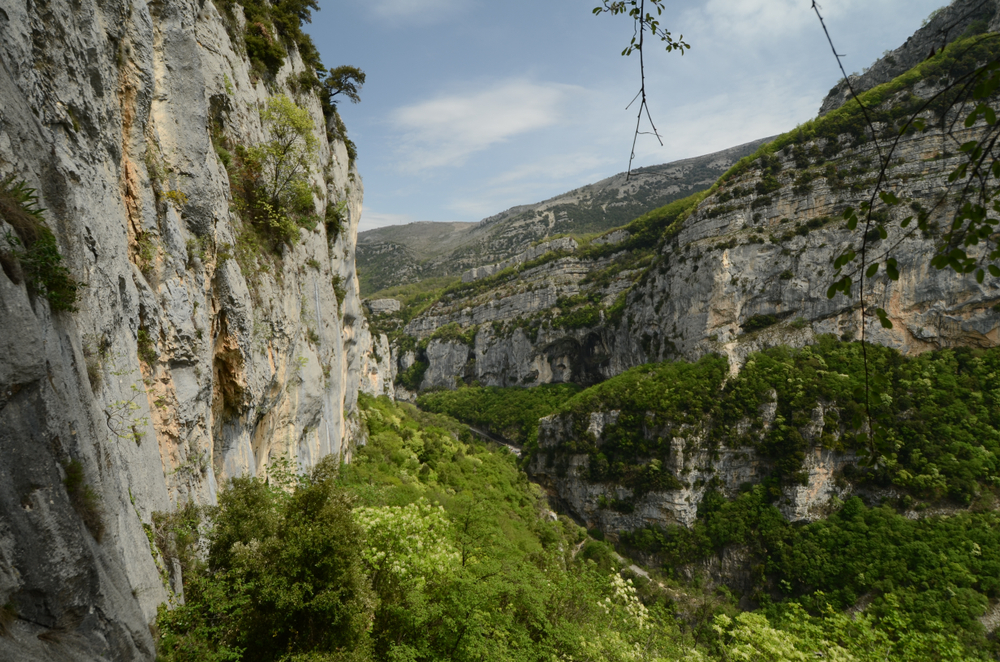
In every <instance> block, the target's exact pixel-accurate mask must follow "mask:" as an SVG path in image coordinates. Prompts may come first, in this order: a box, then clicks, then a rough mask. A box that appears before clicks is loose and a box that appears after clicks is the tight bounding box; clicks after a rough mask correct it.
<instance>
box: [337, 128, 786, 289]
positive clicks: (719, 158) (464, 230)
mask: <svg viewBox="0 0 1000 662" xmlns="http://www.w3.org/2000/svg"><path fill="white" fill-rule="evenodd" d="M767 140H769V138H764V139H761V140H755V141H753V142H749V143H746V144H744V145H738V146H736V147H731V148H729V149H725V150H722V151H719V152H714V153H712V154H706V155H704V156H698V157H695V158H691V159H683V160H681V161H673V162H671V163H665V164H662V165H657V166H649V167H647V168H639V169H637V170H635V171H633V172H632V176H631V177H630V178H629V179H628V181H625V179H626V177H625V175H626V173H619V174H617V175H614V176H613V177H608V178H607V179H603V180H601V181H599V182H596V183H594V184H588V185H587V186H582V187H580V188H578V189H574V190H572V191H569V192H567V193H564V194H562V195H559V196H556V197H554V198H551V199H549V200H545V201H543V202H539V203H536V204H531V205H519V206H517V207H511V208H510V209H508V210H506V211H504V212H501V213H499V214H496V215H495V216H491V217H489V218H486V219H483V220H482V221H480V222H479V223H433V222H421V223H410V224H409V225H403V226H390V227H385V228H378V229H375V230H368V231H365V232H361V233H359V234H358V254H357V264H358V277H359V278H360V279H361V292H362V295H369V294H372V293H373V292H377V291H379V290H383V289H386V288H389V287H393V286H396V285H402V284H405V283H415V282H418V281H419V280H422V279H424V278H431V277H436V276H457V275H459V274H461V273H462V272H463V271H465V270H466V269H470V268H472V267H478V266H482V265H486V264H492V263H495V262H501V261H503V260H506V259H508V258H511V257H513V256H515V255H517V254H518V253H520V252H522V251H524V250H525V249H527V248H528V247H530V246H531V245H532V244H533V243H535V242H537V241H540V240H542V239H545V238H547V237H552V236H555V235H563V234H572V235H585V234H592V233H600V232H604V231H606V230H609V229H611V228H615V227H618V226H621V225H625V224H626V223H628V222H629V221H631V220H632V219H634V218H636V217H638V216H641V215H642V214H644V213H646V212H648V211H650V210H651V209H656V208H657V207H662V206H663V205H665V204H668V203H670V202H672V201H674V200H677V199H679V198H684V197H686V196H688V195H690V194H692V193H696V192H698V191H703V190H705V189H707V188H708V187H710V186H711V185H712V184H713V183H715V180H716V179H718V177H719V175H721V174H722V173H723V172H725V171H726V170H727V169H729V167H730V166H732V165H733V164H734V163H736V162H737V161H739V160H740V159H741V158H743V157H744V156H747V155H748V154H752V153H753V152H754V150H756V149H757V148H758V147H759V146H760V145H761V144H762V143H764V142H766V141H767Z"/></svg>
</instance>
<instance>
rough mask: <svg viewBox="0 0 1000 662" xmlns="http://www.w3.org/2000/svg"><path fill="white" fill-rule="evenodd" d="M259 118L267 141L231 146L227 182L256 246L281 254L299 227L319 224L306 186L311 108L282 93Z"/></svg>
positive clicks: (312, 155)
mask: <svg viewBox="0 0 1000 662" xmlns="http://www.w3.org/2000/svg"><path fill="white" fill-rule="evenodd" d="M261 122H262V124H263V125H264V128H265V130H266V131H267V136H268V140H266V141H264V142H263V143H261V144H259V145H253V146H251V147H243V146H241V145H237V146H236V147H235V148H234V152H235V155H234V156H233V157H231V161H230V168H229V174H230V185H231V187H232V190H233V204H234V206H235V207H236V210H237V211H238V212H239V214H240V216H241V218H242V219H243V221H244V223H245V224H246V225H247V226H248V227H247V228H246V229H248V230H251V231H252V232H253V236H251V237H248V238H247V239H248V240H249V241H250V243H252V244H254V246H253V247H254V248H257V247H261V248H265V249H267V250H269V251H271V252H275V253H280V251H281V247H282V245H286V244H287V245H290V246H291V245H294V244H295V243H296V242H297V241H298V239H299V231H300V228H306V229H313V228H315V227H316V225H317V224H318V223H319V218H318V216H317V215H316V209H315V202H314V199H313V191H312V188H311V187H310V185H309V174H310V172H311V171H312V169H313V167H315V165H316V164H315V160H316V154H317V148H318V142H317V140H316V136H315V133H314V127H313V122H312V117H311V116H310V115H309V112H308V111H307V110H306V109H304V108H302V107H300V106H298V105H297V104H296V103H295V102H294V101H292V100H291V99H289V98H288V97H287V96H285V95H278V96H275V97H271V98H270V99H269V100H268V102H267V105H266V106H265V107H264V109H263V110H262V111H261ZM338 227H339V226H338Z"/></svg>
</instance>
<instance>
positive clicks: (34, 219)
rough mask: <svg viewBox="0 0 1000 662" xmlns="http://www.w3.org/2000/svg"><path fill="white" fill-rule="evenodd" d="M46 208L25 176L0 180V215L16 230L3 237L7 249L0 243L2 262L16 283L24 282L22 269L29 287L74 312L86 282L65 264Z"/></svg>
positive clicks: (58, 307)
mask: <svg viewBox="0 0 1000 662" xmlns="http://www.w3.org/2000/svg"><path fill="white" fill-rule="evenodd" d="M44 211H45V210H44V209H42V208H40V207H39V206H38V194H37V193H36V191H35V189H33V188H28V185H27V184H26V183H25V182H24V180H20V181H17V180H16V179H15V177H14V176H13V175H11V176H9V177H7V178H5V179H3V180H0V218H2V219H3V220H4V221H5V222H6V223H7V224H8V225H10V226H11V227H12V228H13V229H14V233H15V234H11V233H10V232H8V233H7V235H6V237H5V238H4V239H5V243H6V244H7V250H4V248H3V247H2V246H0V265H2V266H3V269H4V272H5V273H6V274H7V276H8V277H9V278H10V279H11V280H12V281H13V282H15V283H20V282H21V274H20V271H21V270H23V272H24V276H26V277H27V281H28V284H29V287H30V289H31V290H32V291H33V292H34V293H36V294H38V295H39V296H43V297H45V298H46V299H47V300H48V302H49V305H50V306H51V308H52V310H55V311H68V312H73V311H75V310H76V302H77V298H78V290H79V289H80V288H81V287H83V284H82V283H80V282H78V281H77V280H75V279H74V278H73V277H72V276H71V275H70V272H69V269H67V268H66V265H64V264H63V262H62V255H61V254H60V253H59V245H58V243H57V242H56V237H55V235H54V234H52V231H51V230H49V229H48V228H47V227H45V224H44V217H43V215H42V214H43V212H44ZM18 265H20V269H18Z"/></svg>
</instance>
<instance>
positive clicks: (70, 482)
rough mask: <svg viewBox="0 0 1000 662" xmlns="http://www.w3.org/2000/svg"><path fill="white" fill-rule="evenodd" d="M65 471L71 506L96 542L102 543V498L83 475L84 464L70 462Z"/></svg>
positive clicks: (76, 461)
mask: <svg viewBox="0 0 1000 662" xmlns="http://www.w3.org/2000/svg"><path fill="white" fill-rule="evenodd" d="M63 469H64V470H65V471H66V477H65V478H64V479H63V485H64V486H65V487H66V495H67V496H69V503H70V505H71V506H73V510H75V511H76V514H77V515H79V516H80V519H81V520H83V524H84V526H86V527H87V530H88V531H90V535H92V536H94V540H96V541H97V542H101V538H102V537H103V536H104V509H103V508H102V507H101V498H100V497H99V496H98V495H97V492H95V491H94V489H93V488H92V487H91V486H90V485H88V484H87V479H86V477H85V476H84V475H83V464H81V463H80V461H79V460H70V461H69V462H67V463H66V465H65V466H64V467H63Z"/></svg>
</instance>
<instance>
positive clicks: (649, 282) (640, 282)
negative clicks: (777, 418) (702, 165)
mask: <svg viewBox="0 0 1000 662" xmlns="http://www.w3.org/2000/svg"><path fill="white" fill-rule="evenodd" d="M977 131H978V129H977V128H975V127H974V128H972V129H969V130H966V131H965V133H964V134H963V135H958V136H957V138H956V139H958V140H966V139H970V138H971V137H973V136H974V135H975V133H976V132H977ZM943 140H944V138H943V136H942V135H941V134H940V133H939V132H937V131H934V130H932V131H928V132H926V133H923V134H914V135H911V136H908V137H905V138H903V139H902V140H901V142H900V144H899V146H898V147H897V148H896V151H895V153H894V155H893V158H894V162H893V165H892V166H891V167H890V168H889V171H888V188H889V189H890V190H893V191H895V192H896V193H897V194H898V195H899V196H900V197H901V198H903V197H905V198H907V199H909V200H911V207H907V208H906V209H900V208H896V209H894V210H893V211H892V214H899V215H905V214H913V213H914V211H913V206H916V207H919V208H921V209H933V210H934V212H933V214H932V220H933V221H935V222H937V223H938V224H939V225H943V224H945V223H947V222H948V219H950V214H953V213H954V209H955V207H954V202H953V200H950V199H948V198H945V200H944V202H942V203H940V204H939V202H940V201H941V200H942V195H943V194H944V193H945V192H946V191H947V189H948V182H947V177H948V174H949V173H950V172H951V171H952V170H953V169H954V168H955V167H956V166H957V165H958V163H959V158H960V157H956V156H954V155H951V156H944V155H943V147H942V146H943V145H944V143H943ZM949 140H950V138H949ZM888 145H889V141H881V142H880V147H881V148H882V149H883V150H884V149H887V148H888ZM828 147H829V146H828V145H827V143H826V142H825V141H822V140H820V141H818V142H817V143H813V144H809V145H805V146H803V147H802V151H800V152H798V154H797V155H795V154H793V150H791V149H787V150H783V151H782V152H779V153H778V154H777V155H776V157H777V159H778V162H777V168H776V169H777V170H778V171H779V172H778V174H777V175H776V176H775V177H774V183H773V184H771V186H772V187H777V188H776V189H775V190H773V191H770V192H768V193H767V194H766V195H765V194H761V193H758V192H757V186H758V184H761V183H762V181H763V179H764V177H765V173H764V172H763V171H762V170H761V168H760V167H757V168H756V169H750V170H748V171H747V172H746V173H745V174H743V175H742V176H741V177H740V178H739V179H738V180H736V181H732V182H729V183H728V185H727V186H726V187H724V188H721V189H719V190H718V192H716V193H715V194H713V195H712V196H709V197H708V198H706V199H705V200H704V201H703V202H702V203H701V204H700V205H699V206H698V207H697V209H696V210H695V211H694V212H693V213H692V214H691V215H690V216H689V217H688V218H687V219H686V220H684V223H683V227H682V228H681V230H680V231H679V233H678V234H677V235H676V236H675V237H674V238H673V239H672V240H671V241H669V242H667V243H666V244H663V245H661V246H660V247H659V248H658V249H657V251H658V252H657V254H656V255H655V258H653V263H652V264H651V265H650V266H648V267H646V266H643V265H642V264H641V263H640V264H632V263H630V262H629V260H630V258H629V256H628V254H627V252H624V251H623V252H622V253H621V254H616V255H612V256H610V257H607V258H602V259H599V260H591V259H582V258H580V257H577V256H574V255H568V256H565V257H559V258H558V259H553V260H551V261H549V262H547V263H545V264H541V265H538V266H534V267H531V268H530V269H526V270H524V271H522V272H520V273H517V274H514V275H512V276H511V277H510V278H508V279H506V280H502V281H501V282H497V283H491V284H490V285H489V286H488V287H483V288H478V289H477V288H471V289H468V290H466V291H467V292H468V293H461V294H459V295H455V296H453V297H452V298H443V299H442V300H441V301H440V302H439V303H437V304H435V306H433V307H432V308H430V309H429V310H428V311H427V312H426V313H424V314H423V315H421V316H419V317H417V318H416V319H414V320H413V321H412V322H410V323H409V325H408V326H407V327H406V330H407V331H408V332H409V333H411V334H412V335H414V336H416V337H432V338H433V334H434V333H435V330H436V329H439V328H441V327H442V326H443V325H445V324H450V323H458V324H459V325H461V326H462V327H464V328H470V327H472V326H475V325H479V326H478V332H477V335H476V339H475V343H474V346H468V348H467V349H468V359H470V361H471V363H470V364H469V365H468V366H466V367H465V368H464V373H463V374H461V375H460V374H457V373H455V372H454V366H455V365H457V362H456V361H455V360H451V361H450V363H449V364H448V365H443V364H441V365H439V361H438V359H437V358H436V357H437V356H438V354H440V353H437V354H435V353H428V354H427V356H426V357H425V360H427V361H428V368H427V372H426V374H427V375H433V376H434V377H433V380H432V381H428V382H427V383H425V384H424V385H423V386H424V388H428V387H430V386H431V385H433V386H439V387H440V386H445V387H452V385H453V384H454V383H455V378H456V377H459V378H463V379H466V381H469V380H470V379H474V380H478V381H479V382H481V383H482V384H483V385H496V386H511V385H535V384H540V383H550V382H562V381H574V382H577V383H581V384H592V383H594V382H596V381H600V380H601V379H604V378H607V377H611V376H614V375H617V374H620V373H621V372H622V371H624V370H626V369H628V368H630V367H633V366H636V365H641V364H643V363H648V362H651V361H661V360H669V359H675V358H684V359H689V360H694V359H697V358H698V357H700V356H703V355H704V354H706V353H720V354H725V355H726V356H728V357H729V358H730V362H731V364H732V366H733V369H734V370H738V369H739V366H740V365H741V364H742V362H743V360H744V358H745V357H746V355H747V354H749V353H750V352H752V351H756V350H759V349H762V348H764V347H770V346H774V345H779V344H786V345H793V346H801V345H803V344H806V343H808V342H810V341H811V340H812V339H813V338H814V337H815V335H816V334H820V333H833V334H836V335H837V336H843V337H847V338H857V337H860V335H861V328H862V325H864V328H865V334H866V337H867V338H868V339H869V340H870V341H872V342H876V343H879V344H884V345H888V346H891V347H894V348H896V349H899V350H900V351H902V352H904V353H919V352H922V351H926V350H928V349H934V348H941V347H949V346H959V345H971V346H978V347H992V346H995V345H996V344H997V343H1000V315H998V314H997V312H996V310H995V306H996V305H997V304H998V303H1000V283H998V282H997V280H996V279H995V278H991V277H987V278H986V280H985V281H984V282H983V283H982V284H979V283H977V282H976V280H975V278H974V277H973V275H971V274H970V275H966V276H959V275H956V274H955V273H954V272H953V271H950V270H944V271H939V270H937V269H934V268H933V267H931V266H930V258H931V256H932V255H933V251H934V247H935V244H934V240H933V238H925V237H923V236H921V234H920V233H919V232H915V231H912V230H903V229H901V228H900V226H899V224H898V223H890V224H889V226H888V227H889V235H888V237H887V238H886V239H885V240H880V239H878V238H877V237H876V238H874V239H872V243H871V245H870V247H869V250H870V251H871V255H872V256H876V257H878V256H882V255H883V254H885V253H886V251H890V254H891V255H892V256H893V257H895V258H896V259H897V260H898V261H899V268H900V273H901V274H902V276H901V278H900V279H899V280H898V281H891V280H889V279H888V277H887V276H886V275H885V272H884V270H883V271H881V272H880V273H879V274H878V275H877V276H876V277H875V278H874V279H869V280H866V282H865V296H866V302H867V305H868V309H867V310H866V313H867V314H866V316H865V319H862V316H861V309H860V306H859V305H858V299H857V298H854V299H853V300H848V299H846V298H844V297H843V296H841V295H838V296H837V297H836V298H834V299H828V298H827V296H826V291H827V288H828V287H829V285H830V283H831V282H832V280H833V273H834V268H833V260H834V258H835V257H836V256H837V255H839V254H840V253H841V252H842V250H844V249H845V248H846V247H847V246H848V245H854V246H855V247H860V246H859V237H858V236H857V233H851V232H849V231H848V230H847V228H846V223H845V221H843V220H842V218H841V217H842V213H843V210H844V209H845V208H846V207H848V206H853V207H855V208H857V207H858V206H859V205H860V204H861V203H862V202H864V201H865V200H867V199H868V198H869V197H870V196H871V187H872V185H873V183H874V177H875V175H876V174H877V170H876V169H875V166H874V164H875V163H876V162H877V157H876V148H875V146H874V143H873V142H872V141H869V142H868V143H866V144H864V145H861V146H857V147H848V146H846V144H845V145H843V146H841V147H839V148H838V149H837V150H836V151H837V154H836V156H833V157H831V158H829V159H826V158H825V157H823V156H822V153H823V151H824V150H827V152H828V153H829V151H830V150H828V149H827V148H828ZM805 152H811V153H812V154H813V156H811V157H809V156H804V153H805ZM803 159H804V160H803ZM806 180H807V181H806ZM803 181H805V183H803ZM892 218H895V216H893V217H892ZM897 220H899V219H897ZM616 265H618V266H617V267H616ZM595 274H604V276H600V275H599V276H595ZM473 285H474V284H473ZM623 292H626V293H627V294H624V295H623V294H622V293H623ZM620 296H624V297H625V298H624V300H619V299H618V297H620ZM581 297H582V298H583V300H585V301H589V302H593V306H594V309H593V310H592V313H593V314H592V315H591V316H590V317H589V318H588V317H586V316H583V317H577V318H573V317H572V314H573V313H572V312H571V311H572V310H573V309H574V308H573V307H572V305H571V304H573V302H574V301H577V302H579V301H580V300H581ZM616 301H618V302H619V303H620V304H622V306H623V307H622V308H621V310H620V313H619V314H618V315H614V314H613V305H612V304H613V302H616ZM560 305H562V306H563V308H560ZM573 305H576V306H578V305H579V304H578V303H577V304H573ZM876 307H882V308H884V309H885V310H886V311H888V313H889V317H890V319H891V320H892V321H893V323H894V328H893V329H891V330H887V329H883V328H882V326H881V325H880V324H879V322H878V319H877V318H876V317H875V316H874V308H876ZM577 309H579V308H577ZM567 315H569V317H567ZM434 342H436V341H434V340H431V343H434ZM437 342H444V341H437ZM447 342H452V343H454V342H455V341H453V340H452V341H447ZM452 354H454V352H452ZM462 365H463V366H465V363H464V362H463V363H462Z"/></svg>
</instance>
